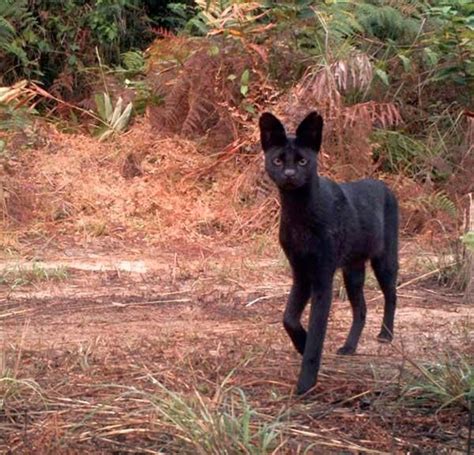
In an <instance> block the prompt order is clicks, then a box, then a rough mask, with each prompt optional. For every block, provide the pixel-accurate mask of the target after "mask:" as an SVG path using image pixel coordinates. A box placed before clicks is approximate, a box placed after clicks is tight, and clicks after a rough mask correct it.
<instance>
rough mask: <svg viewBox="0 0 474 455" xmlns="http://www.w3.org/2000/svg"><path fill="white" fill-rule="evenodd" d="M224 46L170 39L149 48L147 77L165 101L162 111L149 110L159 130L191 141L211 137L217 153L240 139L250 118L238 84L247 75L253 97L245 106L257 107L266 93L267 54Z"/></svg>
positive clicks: (233, 44)
mask: <svg viewBox="0 0 474 455" xmlns="http://www.w3.org/2000/svg"><path fill="white" fill-rule="evenodd" d="M222 43H223V44H222ZM222 43H221V45H220V47H213V46H212V41H210V42H209V44H208V45H205V46H202V45H201V47H200V48H196V46H195V44H194V43H193V42H192V41H189V42H187V41H183V40H182V38H177V37H169V36H168V37H165V38H163V39H162V40H159V42H157V43H156V44H155V45H153V46H151V48H150V49H149V51H148V52H149V55H150V57H149V61H150V63H149V67H150V69H149V76H148V77H149V78H150V80H152V81H153V86H154V87H155V89H156V90H157V92H158V93H159V94H160V95H162V96H163V98H164V100H165V103H164V107H160V108H152V109H150V110H149V113H148V114H149V119H150V122H151V123H152V125H153V126H154V127H155V128H157V129H159V130H160V131H165V132H171V133H178V134H180V135H182V136H184V137H186V138H190V139H197V138H202V137H204V136H207V139H208V141H207V145H208V146H209V147H210V148H211V149H214V150H215V149H218V150H219V149H222V148H223V147H225V146H227V145H229V144H230V143H232V142H233V141H235V140H236V139H237V138H238V136H239V130H241V128H242V127H243V125H244V123H245V121H246V120H247V117H248V114H247V112H246V111H245V110H244V109H243V104H244V103H243V102H244V96H243V95H242V94H241V92H240V86H241V83H240V80H241V77H242V74H243V73H244V71H245V70H248V71H249V72H250V80H251V87H252V90H253V92H250V93H249V95H248V97H247V104H259V103H260V102H261V100H262V99H263V96H262V95H263V93H265V91H266V90H267V89H268V84H267V83H266V80H265V72H264V71H263V65H264V63H265V62H264V56H265V52H264V50H262V49H263V48H262V47H261V46H250V45H248V46H244V45H242V43H240V42H238V41H235V42H228V43H227V42H222ZM156 48H158V49H159V52H158V53H157V52H156V51H155V49H156ZM178 54H179V55H178ZM211 136H212V141H211V140H210V137H211Z"/></svg>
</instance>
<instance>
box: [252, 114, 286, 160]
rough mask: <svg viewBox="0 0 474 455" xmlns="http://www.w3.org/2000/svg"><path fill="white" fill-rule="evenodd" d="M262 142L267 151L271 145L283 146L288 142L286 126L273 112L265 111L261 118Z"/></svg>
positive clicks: (264, 149)
mask: <svg viewBox="0 0 474 455" xmlns="http://www.w3.org/2000/svg"><path fill="white" fill-rule="evenodd" d="M258 123H259V126H260V142H261V143H262V149H263V151H264V152H266V151H267V150H268V149H269V148H271V147H281V146H284V145H285V144H286V133H285V128H284V126H283V125H282V124H281V122H280V120H278V119H277V118H276V117H275V116H274V115H273V114H270V113H269V112H265V113H263V114H262V116H261V117H260V120H259V122H258Z"/></svg>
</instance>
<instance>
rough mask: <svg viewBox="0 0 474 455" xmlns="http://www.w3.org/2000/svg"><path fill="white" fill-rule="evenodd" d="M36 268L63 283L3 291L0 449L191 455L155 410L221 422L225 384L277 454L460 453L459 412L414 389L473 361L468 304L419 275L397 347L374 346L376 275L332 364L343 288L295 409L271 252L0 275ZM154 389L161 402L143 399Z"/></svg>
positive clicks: (188, 434) (182, 430) (123, 259)
mask: <svg viewBox="0 0 474 455" xmlns="http://www.w3.org/2000/svg"><path fill="white" fill-rule="evenodd" d="M275 257H276V259H275ZM32 268H34V269H36V271H37V272H38V270H41V271H44V270H46V271H47V270H49V271H50V276H51V277H53V275H54V273H57V271H58V270H60V269H64V270H65V271H66V275H67V276H66V277H65V278H63V279H61V280H59V279H57V280H54V279H49V280H43V281H42V280H38V281H37V282H32V283H30V284H28V283H26V284H23V285H18V286H16V287H15V286H12V285H11V283H10V284H3V285H2V286H0V324H1V326H0V327H1V330H2V333H1V335H2V337H3V340H2V341H1V343H2V346H3V350H4V353H5V354H4V359H3V360H2V362H3V363H4V370H6V371H7V372H8V375H4V379H3V380H2V382H0V390H2V391H3V392H4V394H3V395H4V397H5V398H4V401H3V402H2V404H1V405H0V447H1V448H2V450H5V451H8V450H11V451H12V453H83V452H84V451H85V450H87V451H89V452H92V453H126V452H132V453H177V452H180V453H181V452H189V453H193V450H194V449H195V446H194V449H192V447H193V445H192V442H189V440H192V430H190V429H189V428H186V427H183V426H181V427H180V426H179V425H177V424H176V422H174V424H171V423H170V422H169V420H166V419H164V418H163V407H166V406H168V407H167V408H166V409H168V411H169V409H170V408H169V406H170V400H176V399H177V398H176V396H174V395H172V394H179V397H181V398H182V399H185V400H188V401H187V403H194V404H193V405H192V406H198V407H199V406H203V405H204V404H205V406H206V409H207V410H208V411H209V412H210V413H211V414H212V413H215V414H216V415H219V412H222V409H226V408H225V405H226V402H225V399H226V398H225V397H223V394H225V393H227V394H229V396H231V397H232V396H234V395H233V393H234V392H233V391H232V388H238V389H240V390H242V392H243V393H244V395H245V397H246V400H247V401H248V403H249V406H251V407H252V409H253V410H254V412H255V415H254V417H253V418H255V423H254V425H255V426H258V425H260V424H262V422H263V423H265V422H269V421H272V420H273V421H276V420H278V425H279V426H277V427H275V428H277V430H275V431H277V433H278V436H277V438H276V440H275V446H274V447H273V448H272V450H274V449H275V448H276V450H277V452H278V453H303V452H304V451H305V449H307V448H308V447H309V453H332V452H334V453H355V452H360V453H393V452H396V453H408V452H410V453H456V452H457V453H462V451H463V450H465V447H466V444H467V426H466V424H467V415H466V412H465V410H463V409H462V407H456V406H454V407H449V406H448V407H447V408H446V409H442V410H441V411H439V412H438V413H436V410H437V407H436V406H435V404H433V403H431V404H430V403H429V402H428V403H425V402H422V401H419V402H416V399H415V398H416V393H415V394H413V393H411V392H410V391H409V385H410V380H411V379H412V378H415V377H416V375H417V373H419V371H417V365H425V364H427V363H436V362H439V361H440V359H443V358H444V357H443V356H446V355H447V354H446V353H452V352H458V353H462V355H463V356H464V357H466V356H467V357H468V358H469V357H470V358H471V360H472V358H473V357H472V355H473V352H472V346H473V338H472V336H473V325H472V322H473V321H472V307H469V306H467V305H462V304H461V303H460V302H461V299H460V296H458V295H456V294H453V293H452V292H450V291H449V290H440V289H439V288H434V287H433V286H432V285H430V284H429V283H426V282H423V281H421V282H415V283H414V284H413V285H411V286H407V287H404V288H403V289H401V290H400V292H399V310H398V313H397V331H398V332H397V334H396V342H395V343H394V344H393V345H380V344H378V343H377V342H376V341H375V336H376V334H377V333H378V329H379V325H380V322H381V312H382V305H381V303H382V302H381V300H380V294H379V292H378V290H377V288H376V287H375V286H374V285H373V283H370V280H369V282H368V289H367V292H366V297H367V300H368V306H369V313H368V322H367V327H366V329H365V331H364V334H363V338H362V340H361V345H360V347H359V351H358V354H357V355H356V356H353V357H339V356H336V355H335V351H336V349H337V348H338V347H339V346H340V345H342V343H343V340H344V337H345V336H346V334H347V331H348V328H349V324H350V310H349V306H348V303H347V302H346V301H342V300H343V297H344V296H343V294H342V290H341V289H339V287H338V286H336V289H335V291H336V294H337V295H336V296H335V302H334V305H333V310H332V315H331V321H330V328H329V333H328V338H327V342H326V345H325V355H324V360H323V365H324V366H323V369H322V374H321V376H320V380H319V383H318V385H317V387H316V390H315V391H314V392H313V393H312V395H311V396H309V397H306V398H303V399H298V400H297V399H296V398H295V397H294V396H293V386H294V383H295V380H296V374H297V371H298V366H299V362H300V359H299V357H298V355H297V354H296V353H295V352H294V351H293V349H292V348H291V347H290V345H289V342H288V339H287V337H286V335H285V334H284V332H283V329H282V326H281V323H280V321H281V316H282V311H283V307H284V304H285V300H286V293H287V291H288V288H289V283H290V281H289V276H288V272H287V270H286V268H285V265H284V263H283V262H282V260H281V258H280V257H278V255H276V256H275V255H273V258H272V257H271V255H269V256H268V257H265V256H262V255H260V256H252V259H249V258H248V257H247V258H246V259H245V260H244V259H242V258H241V255H240V253H239V251H237V250H236V251H231V250H226V252H224V253H222V254H219V255H209V254H208V255H206V254H204V253H203V254H195V255H194V256H193V257H192V258H189V257H188V258H186V257H180V256H177V255H173V254H158V253H157V254H153V255H150V254H149V255H148V256H146V257H137V256H136V255H135V256H134V255H129V256H126V255H122V256H120V257H114V256H110V255H95V256H93V255H92V256H91V255H87V256H86V255H84V256H82V257H76V258H71V257H69V258H67V257H63V258H60V257H56V258H48V259H46V260H44V261H43V262H41V263H36V264H35V265H32V264H31V263H30V264H28V263H21V264H20V263H19V262H18V261H17V262H14V261H13V262H12V261H9V262H6V261H5V262H4V263H3V265H2V266H1V269H2V270H3V272H2V273H3V275H5V273H6V271H9V274H10V275H13V274H14V273H18V274H20V271H21V273H23V274H25V273H26V272H25V271H27V270H30V269H32ZM415 269H416V267H415ZM15 270H16V272H15ZM55 271H56V272H55ZM410 273H411V275H410V274H409V273H408V272H407V273H406V274H405V276H404V277H403V281H405V282H406V281H408V279H410V278H412V277H415V276H416V270H415V272H413V270H412V271H411V272H410ZM419 275H421V273H419ZM32 281H33V280H32ZM341 297H342V299H341ZM5 367H6V368H5ZM5 378H9V379H8V381H7V380H6V379H5ZM407 387H408V388H407ZM163 391H164V392H163ZM160 393H161V395H160V396H162V395H163V393H164V394H165V395H164V396H165V398H166V400H167V401H166V400H165V402H161V401H159V400H158V402H157V401H156V400H155V399H154V398H152V397H156V396H157V394H160ZM173 397H174V398H173ZM196 397H198V404H197V405H196V404H195V401H196ZM160 399H162V398H160ZM154 400H155V401H154ZM199 400H200V401H199ZM157 403H158V404H157ZM160 403H161V404H160ZM199 403H200V404H199ZM190 406H191V405H190ZM438 408H439V406H438ZM173 409H174V408H173ZM200 415H202V413H201V414H200ZM197 420H198V419H197ZM194 424H196V425H199V422H198V421H197V422H194ZM189 425H191V426H192V425H193V424H189ZM206 425H211V424H209V422H207V423H206ZM206 428H207V430H206V431H207V432H209V431H211V430H209V428H208V427H206ZM252 428H253V427H252ZM229 453H234V452H229ZM241 453H246V452H245V450H243V449H242V450H241Z"/></svg>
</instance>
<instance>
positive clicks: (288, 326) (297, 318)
mask: <svg viewBox="0 0 474 455" xmlns="http://www.w3.org/2000/svg"><path fill="white" fill-rule="evenodd" d="M310 295H311V284H310V282H309V281H308V280H307V279H305V278H304V277H303V276H298V275H297V274H294V277H293V286H292V287H291V291H290V296H289V298H288V304H287V305H286V309H285V314H284V315H283V326H284V327H285V330H286V331H287V333H288V335H289V336H290V338H291V341H292V342H293V345H294V346H295V349H296V350H297V351H298V352H299V353H300V354H303V352H304V349H305V345H306V330H305V329H304V328H303V326H302V325H301V314H302V313H303V310H304V308H305V306H306V303H307V302H308V299H309V297H310Z"/></svg>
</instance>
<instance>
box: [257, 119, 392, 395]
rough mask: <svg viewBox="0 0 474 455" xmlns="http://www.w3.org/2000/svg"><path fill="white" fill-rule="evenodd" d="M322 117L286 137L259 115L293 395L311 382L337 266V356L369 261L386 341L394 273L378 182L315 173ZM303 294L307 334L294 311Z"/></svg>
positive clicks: (355, 332)
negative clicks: (346, 306)
mask: <svg viewBox="0 0 474 455" xmlns="http://www.w3.org/2000/svg"><path fill="white" fill-rule="evenodd" d="M322 130H323V119H322V117H321V116H320V115H318V114H317V113H316V112H312V113H310V114H309V115H308V116H307V117H306V118H305V119H304V120H303V121H302V122H301V124H300V125H299V126H298V128H297V130H296V135H295V136H287V135H286V133H285V129H284V127H283V125H282V124H281V123H280V121H279V120H278V119H277V118H276V117H274V116H273V115H272V114H269V113H265V114H263V115H262V116H261V118H260V133H261V143H262V148H263V150H264V152H265V168H266V171H267V173H268V175H269V176H270V178H271V179H272V180H273V181H274V182H275V184H276V185H277V187H278V189H279V191H280V200H281V218H280V244H281V246H282V248H283V250H284V251H285V254H286V256H287V258H288V260H289V262H290V265H291V269H292V272H293V286H292V288H291V292H290V296H289V299H288V304H287V307H286V310H285V314H284V319H283V324H284V327H285V329H286V331H287V332H288V335H289V336H290V338H291V340H292V342H293V344H294V346H295V348H296V350H297V351H298V352H299V353H300V354H302V355H303V363H302V367H301V371H300V374H299V379H298V385H297V393H300V394H301V393H305V392H307V391H308V390H309V389H311V388H312V387H313V386H314V385H315V384H316V380H317V375H318V371H319V366H320V362H321V353H322V350H323V343H324V338H325V334H326V327H327V321H328V316H329V310H330V306H331V299H332V283H333V277H334V273H335V271H336V269H337V268H339V267H341V268H342V271H343V277H344V283H345V286H346V289H347V294H348V297H349V300H350V303H351V307H352V313H353V321H352V326H351V329H350V332H349V335H348V337H347V339H346V342H345V343H344V345H343V346H342V347H341V348H340V349H339V350H338V354H353V353H354V352H355V351H356V348H357V344H358V342H359V337H360V334H361V332H362V329H363V328H364V324H365V316H366V304H365V300H364V294H363V286H364V279H365V263H366V261H367V260H370V262H371V265H372V268H373V270H374V272H375V276H376V278H377V280H378V282H379V284H380V287H381V289H382V291H383V294H384V297H385V308H384V316H383V324H382V329H381V331H380V334H379V335H378V339H379V341H382V342H390V341H391V340H392V338H393V322H394V316H395V306H396V281H397V271H398V204H397V200H396V198H395V196H394V195H393V193H392V192H391V191H390V190H389V189H388V188H387V186H385V184H384V183H383V182H381V181H378V180H370V179H365V180H359V181H356V182H350V183H341V184H337V183H335V182H333V181H331V180H328V179H326V178H324V177H319V176H318V172H317V153H318V152H319V149H320V146H321V140H322ZM310 298H311V310H310V316H309V327H308V332H306V330H305V329H304V328H303V326H302V325H301V314H302V313H303V310H304V308H305V306H306V304H307V302H308V300H309V299H310Z"/></svg>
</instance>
